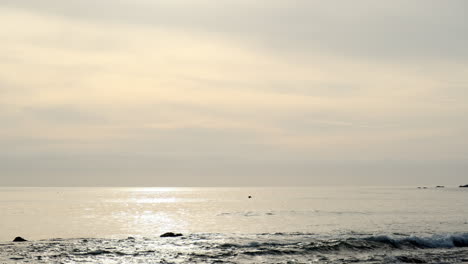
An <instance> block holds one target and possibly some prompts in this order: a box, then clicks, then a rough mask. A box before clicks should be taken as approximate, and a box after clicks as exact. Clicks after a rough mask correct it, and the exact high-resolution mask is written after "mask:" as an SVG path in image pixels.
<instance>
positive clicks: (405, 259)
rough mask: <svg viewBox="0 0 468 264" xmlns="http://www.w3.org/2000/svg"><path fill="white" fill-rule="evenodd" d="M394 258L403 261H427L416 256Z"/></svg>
mask: <svg viewBox="0 0 468 264" xmlns="http://www.w3.org/2000/svg"><path fill="white" fill-rule="evenodd" d="M396 259H397V260H398V261H400V262H403V263H427V262H426V261H425V260H423V259H418V258H413V257H407V256H398V257H396Z"/></svg>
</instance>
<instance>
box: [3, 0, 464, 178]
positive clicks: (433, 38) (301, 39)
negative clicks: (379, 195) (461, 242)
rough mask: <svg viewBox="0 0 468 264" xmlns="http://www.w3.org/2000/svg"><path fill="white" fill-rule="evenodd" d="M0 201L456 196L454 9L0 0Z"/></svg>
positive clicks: (287, 0)
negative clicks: (172, 194)
mask: <svg viewBox="0 0 468 264" xmlns="http://www.w3.org/2000/svg"><path fill="white" fill-rule="evenodd" d="M0 25H1V27H0V185H4V186H13V185H29V186H93V185H96V186H246V185H255V186H258V185H266V186H271V185H275V186H278V185H301V186H302V185H334V184H338V185H343V184H344V185H423V184H441V185H458V184H466V183H468V137H467V135H468V48H467V47H468V2H467V1H464V0H460V1H457V0H438V1H435V0H434V1H433V0H419V1H418V0H412V1H408V0H392V1H375V0H356V1H345V0H343V1H335V0H331V1H330V0H327V1H313V0H304V1H301V0H284V1H275V0H264V1H251V0H248V1H247V0H245V1H244V0H235V1H234V0H232V1H229V0H225V1H222V0H221V1H220V0H198V1H195V0H193V1H188V0H160V1H158V0H100V1H96V0H67V1H63V0H42V1H37V0H1V1H0Z"/></svg>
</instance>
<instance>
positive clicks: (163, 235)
mask: <svg viewBox="0 0 468 264" xmlns="http://www.w3.org/2000/svg"><path fill="white" fill-rule="evenodd" d="M180 236H182V234H181V233H172V232H167V233H164V234H162V235H160V237H180Z"/></svg>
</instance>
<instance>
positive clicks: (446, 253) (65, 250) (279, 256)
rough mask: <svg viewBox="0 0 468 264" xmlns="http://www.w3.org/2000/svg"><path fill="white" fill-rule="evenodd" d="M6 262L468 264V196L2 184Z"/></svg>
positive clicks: (0, 225) (413, 191)
mask: <svg viewBox="0 0 468 264" xmlns="http://www.w3.org/2000/svg"><path fill="white" fill-rule="evenodd" d="M249 196H251V198H249ZM165 232H176V233H182V234H183V236H181V237H174V238H172V237H160V235H161V234H163V233H165ZM17 236H21V237H23V238H25V239H27V240H28V241H27V242H16V243H13V242H11V241H12V240H13V239H14V238H15V237H17ZM0 263H468V188H457V187H446V188H435V187H429V188H427V189H418V188H416V187H307V188H0Z"/></svg>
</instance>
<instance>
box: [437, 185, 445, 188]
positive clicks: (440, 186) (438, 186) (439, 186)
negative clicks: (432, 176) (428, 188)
mask: <svg viewBox="0 0 468 264" xmlns="http://www.w3.org/2000/svg"><path fill="white" fill-rule="evenodd" d="M436 188H445V186H443V185H437V186H436Z"/></svg>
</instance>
